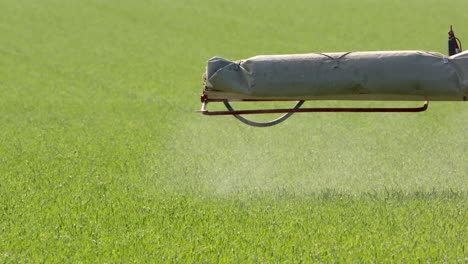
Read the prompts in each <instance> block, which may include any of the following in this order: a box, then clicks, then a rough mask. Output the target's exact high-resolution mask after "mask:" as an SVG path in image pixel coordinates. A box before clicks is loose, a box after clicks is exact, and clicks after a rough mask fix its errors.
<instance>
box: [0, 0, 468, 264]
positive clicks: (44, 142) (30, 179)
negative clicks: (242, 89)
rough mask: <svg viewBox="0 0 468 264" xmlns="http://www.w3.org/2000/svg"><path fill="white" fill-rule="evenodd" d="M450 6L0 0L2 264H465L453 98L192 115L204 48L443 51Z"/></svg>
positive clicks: (460, 149) (461, 16)
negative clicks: (406, 108) (265, 116)
mask: <svg viewBox="0 0 468 264" xmlns="http://www.w3.org/2000/svg"><path fill="white" fill-rule="evenodd" d="M451 4H452V5H449V4H446V3H442V2H440V1H435V0H434V1H431V0H430V1H421V0H412V1H371V0H365V1H359V2H355V1H354V2H353V1H347V0H340V1H331V2H330V1H328V2H325V1H288V2H284V1H261V0H259V1H251V2H240V1H216V2H215V3H210V2H209V1H162V0H161V1H144V0H139V1H124V0H121V1H107V0H93V1H91V0H88V1H58V0H46V1H41V2H36V1H30V0H29V1H28V0H24V1H16V2H11V1H3V0H0V9H1V10H2V16H0V31H1V34H0V153H1V155H0V177H1V181H0V219H1V222H0V262H2V263H36V262H51V263H62V262H73V263H74V262H85V263H87V262H98V263H103V262H107V263H114V262H125V263H127V262H183V263H187V262H188V263H190V262H208V263H212V262H228V263H249V262H250V263H274V262H293V263H296V262H305V263H310V262H325V263H330V262H378V263H381V262H435V263H439V262H448V263H456V262H466V259H467V257H468V254H467V252H466V246H467V243H466V241H468V238H467V235H466V234H467V233H468V232H467V231H468V230H467V225H466V222H467V211H466V208H467V204H466V203H467V191H468V185H467V184H468V177H467V176H468V175H467V171H468V165H467V162H466V160H467V158H466V157H467V156H466V153H467V146H468V142H467V139H466V131H467V127H468V124H467V121H466V120H468V111H467V108H466V105H465V103H463V102H431V103H430V106H429V110H428V111H427V112H424V113H419V114H389V113H375V114H343V113H325V114H308V115H307V114H302V115H301V114H297V115H295V116H293V117H292V118H291V119H289V120H288V121H286V122H285V123H283V124H281V125H278V126H275V127H272V128H268V129H255V128H251V127H247V126H245V125H243V124H241V123H239V122H237V121H236V120H234V118H229V117H205V116H201V115H198V114H195V113H194V112H193V110H196V109H198V108H199V107H200V103H199V100H198V98H199V96H200V93H201V89H202V87H201V83H202V73H203V69H204V67H205V63H206V60H207V59H209V58H210V57H213V56H222V57H226V58H228V59H233V60H236V59H243V58H248V57H250V56H254V55H257V54H285V53H306V52H324V51H348V50H398V49H415V50H431V51H438V52H441V53H446V37H447V35H446V31H447V30H448V27H449V25H450V24H453V25H454V30H455V32H456V34H457V36H458V37H459V38H460V39H462V40H464V39H468V37H467V36H468V33H467V32H468V31H467V30H468V23H467V22H466V19H465V17H466V16H465V12H464V10H466V9H467V7H468V6H467V5H468V4H467V3H466V1H461V0H460V1H452V3H451ZM453 6H456V7H457V8H455V9H454V8H452V7H453ZM321 104H324V105H328V104H335V105H336V104H337V105H345V104H346V103H344V102H332V103H321ZM365 104H366V103H365Z"/></svg>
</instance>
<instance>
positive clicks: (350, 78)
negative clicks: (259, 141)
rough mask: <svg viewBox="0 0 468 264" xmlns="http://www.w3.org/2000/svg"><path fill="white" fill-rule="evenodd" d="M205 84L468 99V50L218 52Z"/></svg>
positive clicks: (257, 92) (306, 93)
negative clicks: (230, 56) (233, 56)
mask: <svg viewBox="0 0 468 264" xmlns="http://www.w3.org/2000/svg"><path fill="white" fill-rule="evenodd" d="M205 89H206V92H207V94H208V96H212V97H213V96H215V95H216V94H217V93H221V94H224V95H226V96H228V95H236V96H237V97H245V98H282V97H284V98H291V97H294V98H305V99H307V98H314V99H320V98H321V97H324V98H327V99H332V98H334V97H335V98H347V97H346V96H355V97H354V98H358V97H359V96H360V95H363V96H364V97H365V96H366V95H367V96H369V95H370V96H372V95H374V96H377V97H376V98H378V97H379V96H382V98H385V96H389V98H392V96H393V98H395V99H403V100H404V99H405V98H406V97H408V98H412V97H411V96H415V95H417V96H424V97H427V98H428V99H433V100H434V99H435V100H466V96H467V95H468V52H463V53H459V54H457V55H454V56H451V57H447V56H444V55H442V54H439V53H434V52H424V51H378V52H348V53H312V54H298V55H267V56H256V57H253V58H250V59H246V60H241V61H236V62H232V61H229V60H226V59H223V58H219V57H214V58H212V59H210V60H209V61H208V65H207V71H206V83H205ZM350 98H353V97H350ZM226 99H229V98H226Z"/></svg>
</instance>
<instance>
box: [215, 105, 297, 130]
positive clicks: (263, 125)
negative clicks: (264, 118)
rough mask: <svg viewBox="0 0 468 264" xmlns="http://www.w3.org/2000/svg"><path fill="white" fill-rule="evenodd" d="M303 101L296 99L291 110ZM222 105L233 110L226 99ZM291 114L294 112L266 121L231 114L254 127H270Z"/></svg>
mask: <svg viewBox="0 0 468 264" xmlns="http://www.w3.org/2000/svg"><path fill="white" fill-rule="evenodd" d="M303 103H304V101H297V103H296V105H295V106H294V107H293V108H292V109H293V110H296V109H299V107H301V105H302V104H303ZM224 105H225V106H226V108H227V109H228V110H229V111H231V112H233V111H235V110H234V108H232V106H231V105H230V104H229V102H227V101H224ZM292 114H294V113H293V112H290V113H286V114H284V115H282V116H281V117H279V118H277V119H275V120H272V121H268V122H255V121H252V120H248V119H246V118H245V117H243V116H241V115H235V114H234V115H233V116H234V117H235V118H237V119H238V120H239V121H241V122H242V123H244V124H247V125H249V126H254V127H270V126H274V125H277V124H279V123H281V122H283V121H284V120H286V119H288V118H289V117H290V116H292Z"/></svg>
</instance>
